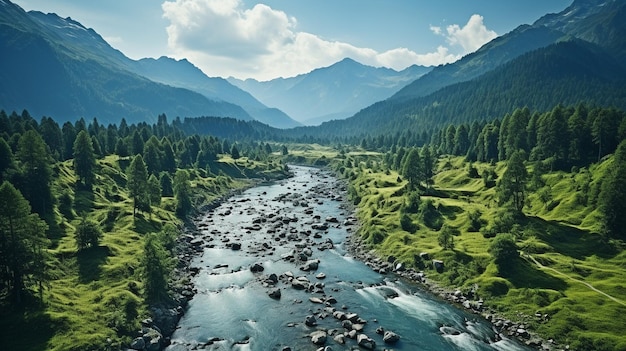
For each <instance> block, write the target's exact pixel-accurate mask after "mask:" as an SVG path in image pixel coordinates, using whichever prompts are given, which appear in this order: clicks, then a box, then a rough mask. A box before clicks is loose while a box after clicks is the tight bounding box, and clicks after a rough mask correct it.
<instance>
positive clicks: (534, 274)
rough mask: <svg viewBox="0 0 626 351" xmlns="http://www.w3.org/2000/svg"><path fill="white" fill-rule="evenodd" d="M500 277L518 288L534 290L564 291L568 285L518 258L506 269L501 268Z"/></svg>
mask: <svg viewBox="0 0 626 351" xmlns="http://www.w3.org/2000/svg"><path fill="white" fill-rule="evenodd" d="M500 275H502V277H503V278H506V279H507V280H508V281H509V282H511V284H513V285H514V286H515V287H516V288H532V289H552V290H556V291H564V290H565V289H566V288H567V283H566V282H565V281H564V280H562V279H560V278H557V277H555V276H552V275H550V274H548V273H546V272H544V271H542V270H540V269H539V268H537V267H536V266H534V265H531V264H530V263H529V262H527V261H524V260H522V259H521V258H516V259H515V262H512V263H511V264H510V265H509V266H507V267H506V268H500Z"/></svg>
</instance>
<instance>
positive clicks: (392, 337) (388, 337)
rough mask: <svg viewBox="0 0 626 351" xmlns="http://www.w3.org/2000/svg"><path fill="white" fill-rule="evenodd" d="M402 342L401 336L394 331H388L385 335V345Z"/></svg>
mask: <svg viewBox="0 0 626 351" xmlns="http://www.w3.org/2000/svg"><path fill="white" fill-rule="evenodd" d="M399 340H400V336H399V335H398V334H396V333H394V332H392V331H386V332H385V335H383V341H384V342H385V344H395V343H397V342H398V341H399Z"/></svg>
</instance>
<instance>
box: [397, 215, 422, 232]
mask: <svg viewBox="0 0 626 351" xmlns="http://www.w3.org/2000/svg"><path fill="white" fill-rule="evenodd" d="M400 227H402V230H405V231H407V232H409V233H415V231H416V230H417V229H418V226H417V225H416V224H415V223H413V220H412V219H411V217H409V215H408V214H406V213H403V214H402V215H401V216H400Z"/></svg>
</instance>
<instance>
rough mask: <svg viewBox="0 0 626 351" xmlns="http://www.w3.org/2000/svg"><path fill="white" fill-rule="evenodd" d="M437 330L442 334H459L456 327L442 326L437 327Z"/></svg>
mask: <svg viewBox="0 0 626 351" xmlns="http://www.w3.org/2000/svg"><path fill="white" fill-rule="evenodd" d="M439 331H440V332H441V333H442V334H444V335H459V334H461V332H460V331H458V330H456V329H454V328H452V327H446V326H443V327H441V328H439Z"/></svg>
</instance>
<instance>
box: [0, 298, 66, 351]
mask: <svg viewBox="0 0 626 351" xmlns="http://www.w3.org/2000/svg"><path fill="white" fill-rule="evenodd" d="M31 299H32V300H35V298H34V297H31ZM25 302H26V303H27V305H28V306H27V307H21V308H16V307H15V306H2V307H0V330H1V331H2V332H0V345H2V349H3V350H24V351H31V350H32V351H35V350H46V349H48V346H47V345H48V343H49V341H50V339H52V337H53V336H54V334H55V333H56V331H55V328H58V325H57V323H55V321H53V320H52V319H51V318H50V316H49V315H48V314H46V313H45V312H44V311H43V309H42V308H43V307H42V305H41V304H40V303H39V302H38V301H37V302H34V301H32V302H31V301H28V302H27V300H26V299H25Z"/></svg>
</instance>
